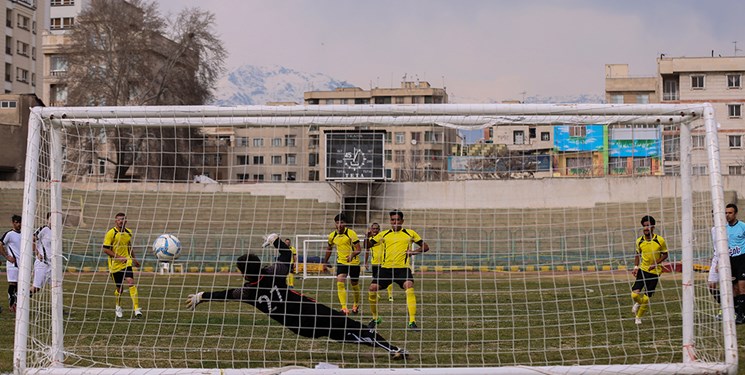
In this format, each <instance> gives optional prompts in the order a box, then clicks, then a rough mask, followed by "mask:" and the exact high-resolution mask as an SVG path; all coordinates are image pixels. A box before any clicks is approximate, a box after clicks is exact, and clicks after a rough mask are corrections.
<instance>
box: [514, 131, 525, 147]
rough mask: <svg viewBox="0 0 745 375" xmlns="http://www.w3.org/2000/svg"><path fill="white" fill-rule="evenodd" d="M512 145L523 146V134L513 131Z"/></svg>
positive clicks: (522, 132)
mask: <svg viewBox="0 0 745 375" xmlns="http://www.w3.org/2000/svg"><path fill="white" fill-rule="evenodd" d="M512 144H515V145H523V144H525V132H524V131H522V130H515V131H513V132H512Z"/></svg>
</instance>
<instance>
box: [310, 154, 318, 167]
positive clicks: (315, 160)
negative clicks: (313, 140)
mask: <svg viewBox="0 0 745 375" xmlns="http://www.w3.org/2000/svg"><path fill="white" fill-rule="evenodd" d="M316 165H318V154H314V153H310V154H308V166H309V167H315V166H316Z"/></svg>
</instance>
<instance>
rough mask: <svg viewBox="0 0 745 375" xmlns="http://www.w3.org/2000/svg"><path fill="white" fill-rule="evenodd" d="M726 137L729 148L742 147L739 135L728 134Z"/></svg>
mask: <svg viewBox="0 0 745 375" xmlns="http://www.w3.org/2000/svg"><path fill="white" fill-rule="evenodd" d="M727 138H729V148H742V136H741V135H730V136H729V137H727Z"/></svg>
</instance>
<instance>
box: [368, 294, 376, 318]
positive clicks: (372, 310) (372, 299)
mask: <svg viewBox="0 0 745 375" xmlns="http://www.w3.org/2000/svg"><path fill="white" fill-rule="evenodd" d="M367 300H368V301H370V314H372V317H373V319H378V292H377V291H376V292H368V293H367Z"/></svg>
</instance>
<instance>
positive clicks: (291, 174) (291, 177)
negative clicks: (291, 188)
mask: <svg viewBox="0 0 745 375" xmlns="http://www.w3.org/2000/svg"><path fill="white" fill-rule="evenodd" d="M286 175H287V181H295V175H296V173H295V172H287V174H286Z"/></svg>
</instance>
